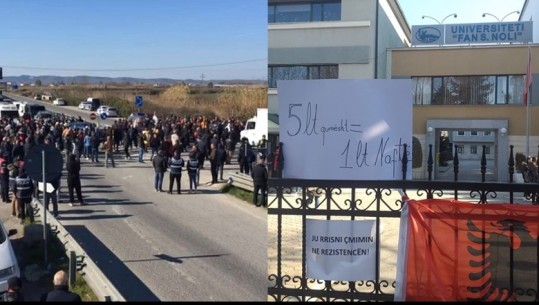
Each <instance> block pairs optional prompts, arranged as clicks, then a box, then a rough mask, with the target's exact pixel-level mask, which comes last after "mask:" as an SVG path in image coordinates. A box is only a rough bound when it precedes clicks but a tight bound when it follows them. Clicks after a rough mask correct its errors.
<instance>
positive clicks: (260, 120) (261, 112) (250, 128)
mask: <svg viewBox="0 0 539 305" xmlns="http://www.w3.org/2000/svg"><path fill="white" fill-rule="evenodd" d="M262 136H264V137H265V138H266V139H267V138H268V108H258V109H257V110H256V116H254V117H252V118H250V119H248V120H247V122H245V127H244V129H243V130H242V131H241V132H240V138H242V139H243V138H247V139H248V140H249V143H251V144H252V145H254V146H256V145H257V144H258V141H260V139H262Z"/></svg>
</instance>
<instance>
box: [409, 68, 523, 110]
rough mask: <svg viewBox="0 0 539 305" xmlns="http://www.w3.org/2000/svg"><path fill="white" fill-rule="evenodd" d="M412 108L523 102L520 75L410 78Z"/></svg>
mask: <svg viewBox="0 0 539 305" xmlns="http://www.w3.org/2000/svg"><path fill="white" fill-rule="evenodd" d="M412 81H413V90H414V92H413V95H414V104H415V105H429V104H432V105H493V104H518V103H521V102H522V89H523V84H524V76H523V75H498V76H494V75H484V76H444V77H413V78H412Z"/></svg>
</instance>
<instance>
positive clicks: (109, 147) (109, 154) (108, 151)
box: [103, 136, 116, 168]
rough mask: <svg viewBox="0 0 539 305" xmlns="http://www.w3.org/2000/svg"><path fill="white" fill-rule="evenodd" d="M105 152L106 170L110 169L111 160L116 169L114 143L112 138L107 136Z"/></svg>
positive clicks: (104, 145)
mask: <svg viewBox="0 0 539 305" xmlns="http://www.w3.org/2000/svg"><path fill="white" fill-rule="evenodd" d="M103 150H104V151H105V168H108V167H109V159H110V163H111V165H112V167H113V168H114V167H116V165H115V164H114V141H113V140H112V136H107V139H106V140H105V142H104V143H103Z"/></svg>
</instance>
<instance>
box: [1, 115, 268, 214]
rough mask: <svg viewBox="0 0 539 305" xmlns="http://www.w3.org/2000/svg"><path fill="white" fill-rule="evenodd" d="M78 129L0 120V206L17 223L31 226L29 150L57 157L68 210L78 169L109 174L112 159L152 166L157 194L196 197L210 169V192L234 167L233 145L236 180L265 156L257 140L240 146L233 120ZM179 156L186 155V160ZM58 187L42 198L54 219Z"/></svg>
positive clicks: (75, 124) (122, 122)
mask: <svg viewBox="0 0 539 305" xmlns="http://www.w3.org/2000/svg"><path fill="white" fill-rule="evenodd" d="M81 122H83V120H82V119H81V117H78V118H77V117H68V116H65V115H63V114H58V115H55V116H54V117H53V118H52V119H49V120H44V119H37V120H34V119H30V118H28V117H26V118H1V119H0V139H1V142H0V177H2V179H0V182H1V183H0V189H1V194H2V200H3V201H4V202H7V203H9V202H11V204H12V215H13V216H15V217H18V218H19V219H20V220H21V223H22V222H24V221H25V219H26V218H29V220H30V222H33V221H34V213H33V210H32V197H37V196H38V195H39V191H38V189H37V183H36V182H32V180H31V179H30V177H28V175H27V172H26V169H25V167H24V159H25V156H26V155H27V154H28V152H29V151H30V150H31V149H32V147H34V146H36V145H50V146H51V147H54V148H56V149H58V150H59V151H60V152H62V155H63V157H64V158H65V159H64V160H65V164H66V171H67V177H66V180H67V181H66V182H67V187H68V192H69V201H70V205H74V204H75V203H74V202H75V196H74V195H75V194H76V197H77V199H78V202H79V204H80V205H84V204H85V202H84V199H83V196H82V194H81V184H80V166H81V162H92V163H101V161H103V162H102V163H103V166H104V167H106V168H109V167H110V168H115V167H116V163H115V158H124V159H127V160H130V159H131V158H132V157H134V155H136V156H137V161H138V162H141V163H144V162H150V163H151V165H152V167H153V169H154V172H155V184H154V188H155V191H156V192H162V191H167V192H168V193H169V194H172V193H177V194H181V192H182V191H184V192H189V193H193V192H196V191H197V188H198V186H199V185H200V171H201V170H208V169H209V170H210V172H211V177H212V179H211V181H210V182H209V184H210V185H211V184H214V183H218V182H219V181H221V182H222V181H223V180H224V177H223V171H224V166H225V165H226V164H231V163H232V161H233V160H234V159H233V158H234V156H235V153H236V147H237V146H238V144H239V148H238V149H239V151H238V152H237V162H238V164H239V167H240V172H242V173H245V174H251V175H252V167H253V164H255V163H256V161H257V157H256V156H257V152H258V151H260V154H261V156H262V157H263V158H264V159H265V157H266V155H265V154H266V153H265V152H266V150H265V148H266V146H267V141H266V139H265V138H264V139H263V140H261V142H260V143H258V144H257V145H256V146H257V147H253V145H251V144H250V143H249V142H248V141H247V139H240V132H241V130H242V129H243V122H242V121H241V120H236V119H222V118H218V117H214V118H207V117H204V116H177V115H172V114H171V115H168V116H165V117H158V116H156V115H155V114H154V115H153V117H149V118H147V119H146V120H143V121H140V120H135V121H128V120H127V119H117V120H115V121H114V122H113V123H112V125H111V126H98V125H96V124H79V123H81ZM255 148H258V150H256V149H255ZM182 153H185V155H186V159H185V160H184V159H183V158H182ZM103 157H104V158H103ZM84 160H85V161H84ZM208 163H209V164H208ZM167 171H169V179H168V180H169V183H168V185H167V184H165V190H164V189H163V184H164V180H166V179H165V172H167ZM182 172H185V173H186V174H187V177H188V181H189V183H188V186H187V187H185V188H184V189H182V187H181V176H182ZM61 184H62V183H61V180H60V178H59V179H58V181H53V182H52V185H53V187H54V189H55V192H53V193H51V194H47V195H46V198H45V200H46V208H47V209H48V208H49V202H52V206H53V211H52V212H53V214H54V216H58V202H59V200H60V186H61Z"/></svg>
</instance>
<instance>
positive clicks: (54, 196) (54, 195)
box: [45, 175, 62, 217]
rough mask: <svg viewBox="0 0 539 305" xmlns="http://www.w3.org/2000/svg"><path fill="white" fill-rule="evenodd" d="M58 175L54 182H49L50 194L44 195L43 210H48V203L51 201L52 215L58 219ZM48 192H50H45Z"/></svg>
mask: <svg viewBox="0 0 539 305" xmlns="http://www.w3.org/2000/svg"><path fill="white" fill-rule="evenodd" d="M61 177H62V176H61V175H60V176H59V177H58V178H57V179H56V180H54V181H52V182H51V185H52V189H53V191H52V192H50V193H49V192H47V193H45V210H47V211H48V210H49V202H50V201H51V200H52V213H53V215H54V217H58V192H57V191H58V189H59V188H60V178H61ZM47 191H50V190H47Z"/></svg>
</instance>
